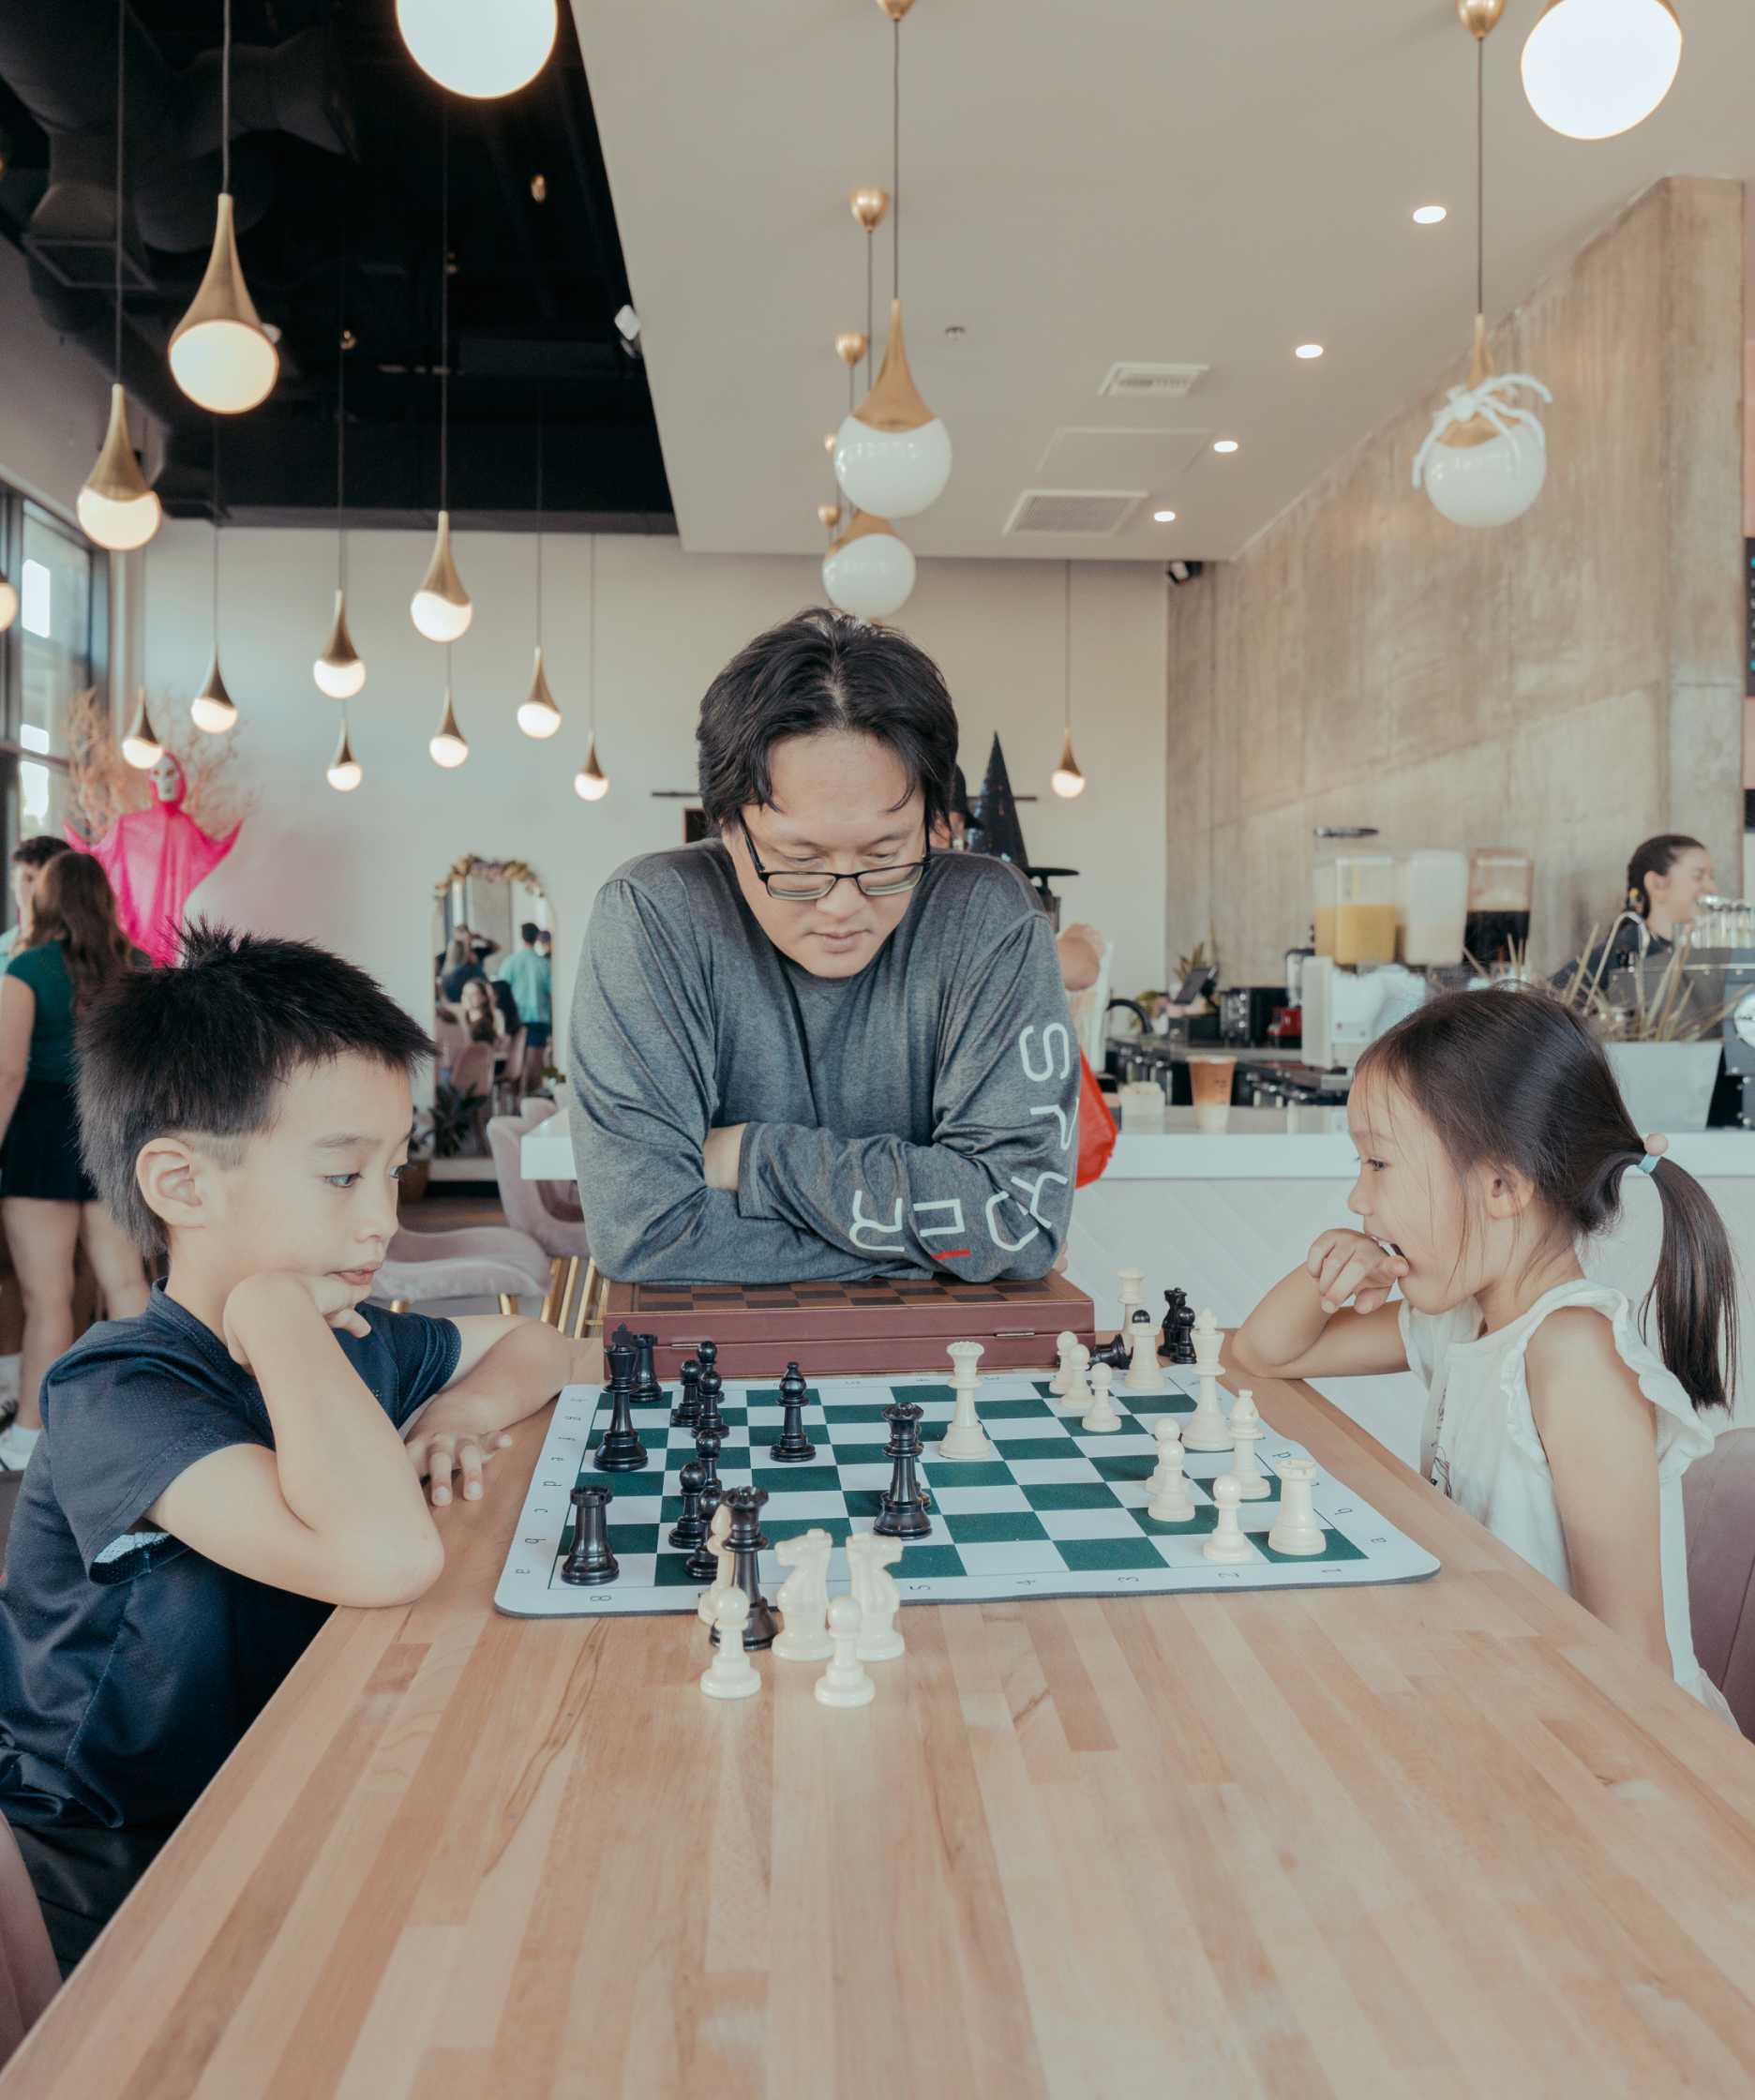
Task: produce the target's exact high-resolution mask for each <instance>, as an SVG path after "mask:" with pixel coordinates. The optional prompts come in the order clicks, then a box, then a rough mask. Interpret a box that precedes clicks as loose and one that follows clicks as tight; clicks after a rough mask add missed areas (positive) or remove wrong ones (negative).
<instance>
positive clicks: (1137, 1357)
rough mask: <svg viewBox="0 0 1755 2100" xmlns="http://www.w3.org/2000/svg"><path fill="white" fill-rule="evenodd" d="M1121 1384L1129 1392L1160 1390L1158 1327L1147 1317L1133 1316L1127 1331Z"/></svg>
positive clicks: (1161, 1374)
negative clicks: (1126, 1345) (1123, 1377)
mask: <svg viewBox="0 0 1755 2100" xmlns="http://www.w3.org/2000/svg"><path fill="white" fill-rule="evenodd" d="M1123 1386H1124V1388H1125V1389H1126V1390H1127V1391H1128V1392H1131V1393H1155V1392H1158V1391H1160V1390H1162V1386H1163V1373H1162V1372H1161V1371H1160V1370H1159V1368H1158V1329H1157V1328H1156V1327H1153V1325H1152V1324H1151V1321H1150V1320H1149V1319H1141V1318H1139V1317H1138V1316H1135V1318H1134V1321H1133V1325H1132V1327H1131V1328H1130V1329H1129V1332H1128V1368H1127V1377H1126V1378H1125V1379H1124V1380H1123Z"/></svg>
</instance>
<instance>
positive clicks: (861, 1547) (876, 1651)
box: [847, 1531, 907, 1662]
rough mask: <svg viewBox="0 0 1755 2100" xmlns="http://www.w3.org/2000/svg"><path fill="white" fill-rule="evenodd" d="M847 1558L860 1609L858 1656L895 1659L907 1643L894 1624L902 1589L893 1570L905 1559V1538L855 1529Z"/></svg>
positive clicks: (855, 1601) (884, 1660)
mask: <svg viewBox="0 0 1755 2100" xmlns="http://www.w3.org/2000/svg"><path fill="white" fill-rule="evenodd" d="M901 1558H902V1541H901V1540H900V1539H899V1538H878V1536H877V1533H876V1532H875V1531H856V1532H855V1533H854V1534H853V1536H852V1538H849V1539H848V1540H847V1572H848V1574H849V1575H850V1576H851V1577H852V1579H853V1601H854V1603H855V1604H857V1605H858V1606H859V1608H860V1628H859V1647H858V1649H857V1651H856V1652H857V1654H858V1656H859V1658H860V1660H861V1661H862V1662H893V1661H894V1660H895V1658H896V1657H897V1656H899V1655H901V1654H902V1653H903V1651H904V1650H905V1649H906V1648H907V1642H906V1641H904V1640H903V1638H902V1634H901V1630H900V1628H898V1627H897V1625H896V1623H895V1622H896V1613H897V1612H899V1611H900V1610H901V1608H902V1592H901V1591H900V1590H899V1589H897V1587H896V1585H895V1577H894V1576H893V1575H892V1574H891V1572H890V1569H891V1568H892V1566H893V1565H894V1563H895V1562H897V1561H899V1560H900V1559H901Z"/></svg>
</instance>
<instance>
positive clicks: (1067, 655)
mask: <svg viewBox="0 0 1755 2100" xmlns="http://www.w3.org/2000/svg"><path fill="white" fill-rule="evenodd" d="M1065 582H1066V592H1065V602H1064V608H1063V615H1062V637H1063V643H1064V647H1063V650H1062V660H1063V664H1064V667H1065V688H1066V691H1065V699H1066V733H1065V735H1064V736H1062V738H1061V739H1060V761H1059V763H1058V764H1057V766H1056V767H1055V770H1054V772H1052V773H1050V774H1049V776H1048V785H1049V787H1052V788H1053V789H1054V791H1055V793H1056V794H1057V795H1058V796H1059V797H1060V799H1061V801H1062V802H1072V800H1073V799H1074V797H1076V796H1079V795H1082V794H1083V793H1084V792H1085V775H1084V772H1082V770H1081V769H1080V766H1079V762H1078V760H1077V759H1076V758H1075V757H1073V756H1072V562H1067V564H1066V578H1065Z"/></svg>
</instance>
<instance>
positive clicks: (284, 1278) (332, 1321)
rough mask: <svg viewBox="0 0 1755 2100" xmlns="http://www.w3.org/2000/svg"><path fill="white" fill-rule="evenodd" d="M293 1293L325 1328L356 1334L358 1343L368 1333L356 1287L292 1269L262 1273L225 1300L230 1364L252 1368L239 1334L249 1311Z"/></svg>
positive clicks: (225, 1324)
mask: <svg viewBox="0 0 1755 2100" xmlns="http://www.w3.org/2000/svg"><path fill="white" fill-rule="evenodd" d="M294 1293H297V1294H300V1295H302V1296H303V1297H304V1298H305V1300H306V1302H307V1303H308V1304H309V1305H310V1306H311V1307H312V1308H313V1309H314V1311H315V1312H317V1313H318V1315H319V1316H320V1317H321V1318H322V1319H323V1322H324V1323H325V1324H326V1325H327V1326H329V1327H335V1328H338V1330H339V1331H340V1332H341V1333H343V1334H352V1335H356V1336H358V1337H359V1338H360V1339H361V1340H362V1341H364V1340H365V1338H366V1337H367V1336H368V1335H369V1334H370V1333H371V1328H370V1327H369V1326H368V1324H367V1321H366V1316H365V1314H364V1313H362V1312H360V1310H359V1301H360V1297H361V1296H362V1294H361V1292H360V1291H359V1289H358V1287H357V1286H356V1285H354V1284H352V1283H344V1282H342V1281H341V1279H340V1278H339V1277H338V1276H329V1275H323V1276H307V1275H305V1274H303V1273H301V1272H300V1271H298V1270H296V1269H274V1270H265V1271H263V1273H262V1274H261V1275H257V1276H247V1277H246V1278H245V1279H244V1281H243V1282H241V1283H238V1284H236V1285H234V1286H233V1290H232V1291H231V1293H230V1294H229V1295H228V1297H227V1298H226V1301H225V1312H224V1314H223V1316H222V1321H221V1327H222V1331H223V1333H224V1337H225V1345H226V1347H227V1349H228V1350H229V1351H230V1352H231V1356H232V1361H233V1363H235V1364H238V1365H240V1366H241V1367H242V1368H243V1369H244V1370H246V1371H253V1370H254V1368H255V1367H254V1366H253V1365H252V1364H251V1362H250V1358H249V1349H248V1344H247V1342H246V1341H245V1338H244V1334H243V1332H242V1329H243V1328H244V1327H248V1324H249V1320H250V1315H251V1312H252V1309H253V1308H255V1307H257V1306H259V1305H262V1304H264V1303H269V1302H272V1301H273V1299H274V1298H275V1297H277V1296H278V1297H280V1298H281V1299H282V1302H286V1301H288V1300H289V1299H290V1298H291V1297H292V1296H293V1294H294Z"/></svg>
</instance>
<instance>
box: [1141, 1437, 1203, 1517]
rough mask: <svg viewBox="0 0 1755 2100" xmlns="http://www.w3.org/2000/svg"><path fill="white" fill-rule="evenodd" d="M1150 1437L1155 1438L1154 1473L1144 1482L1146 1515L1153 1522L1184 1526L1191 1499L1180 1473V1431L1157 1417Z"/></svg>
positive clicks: (1184, 1477) (1190, 1515) (1191, 1513)
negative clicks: (1147, 1494) (1149, 1496)
mask: <svg viewBox="0 0 1755 2100" xmlns="http://www.w3.org/2000/svg"><path fill="white" fill-rule="evenodd" d="M1152 1434H1153V1435H1154V1436H1155V1437H1156V1438H1157V1439H1158V1470H1157V1471H1156V1472H1155V1473H1154V1474H1153V1475H1152V1477H1151V1478H1150V1480H1149V1481H1147V1487H1148V1488H1149V1489H1150V1491H1151V1499H1150V1501H1149V1502H1147V1505H1146V1514H1147V1516H1148V1517H1149V1518H1151V1520H1152V1521H1153V1523H1161V1524H1185V1523H1189V1522H1190V1521H1191V1519H1192V1517H1193V1515H1194V1497H1193V1496H1192V1494H1190V1493H1189V1485H1188V1479H1187V1477H1186V1475H1185V1474H1184V1473H1183V1471H1182V1433H1181V1431H1180V1430H1178V1429H1177V1426H1176V1423H1175V1422H1174V1421H1173V1420H1172V1419H1171V1418H1170V1417H1169V1416H1168V1415H1161V1416H1160V1417H1159V1418H1158V1420H1157V1423H1156V1424H1155V1426H1154V1427H1153V1430H1152Z"/></svg>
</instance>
